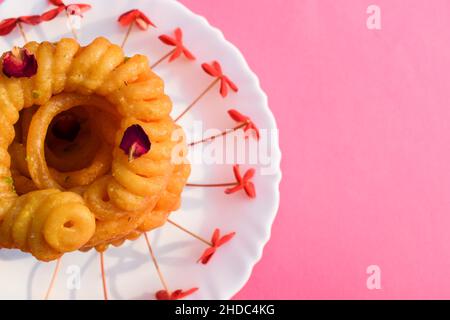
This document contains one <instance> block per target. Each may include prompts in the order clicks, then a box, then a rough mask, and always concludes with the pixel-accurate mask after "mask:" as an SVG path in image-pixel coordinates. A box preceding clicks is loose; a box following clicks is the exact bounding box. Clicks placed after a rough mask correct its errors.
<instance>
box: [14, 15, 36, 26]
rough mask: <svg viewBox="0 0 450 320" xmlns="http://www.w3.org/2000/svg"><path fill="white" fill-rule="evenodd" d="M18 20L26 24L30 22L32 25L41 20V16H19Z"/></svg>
mask: <svg viewBox="0 0 450 320" xmlns="http://www.w3.org/2000/svg"><path fill="white" fill-rule="evenodd" d="M18 21H19V22H23V23H26V24H31V25H33V26H35V25H37V24H39V23H41V22H42V20H41V16H39V15H33V16H23V17H19V19H18Z"/></svg>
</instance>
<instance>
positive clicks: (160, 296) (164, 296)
mask: <svg viewBox="0 0 450 320" xmlns="http://www.w3.org/2000/svg"><path fill="white" fill-rule="evenodd" d="M155 296H156V300H170V295H169V293H168V292H167V291H166V290H159V291H158V292H157V293H156V294H155Z"/></svg>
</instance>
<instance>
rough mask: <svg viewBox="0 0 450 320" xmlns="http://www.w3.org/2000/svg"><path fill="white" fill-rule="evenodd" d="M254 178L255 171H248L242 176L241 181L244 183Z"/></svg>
mask: <svg viewBox="0 0 450 320" xmlns="http://www.w3.org/2000/svg"><path fill="white" fill-rule="evenodd" d="M254 176H255V169H253V168H252V169H249V170H247V172H246V173H245V174H244V178H243V180H244V181H248V180H250V179H251V178H253V177H254Z"/></svg>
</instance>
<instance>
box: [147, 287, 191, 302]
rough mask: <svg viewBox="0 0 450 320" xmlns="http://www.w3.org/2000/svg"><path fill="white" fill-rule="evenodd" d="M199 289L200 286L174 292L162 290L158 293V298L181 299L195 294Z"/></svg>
mask: <svg viewBox="0 0 450 320" xmlns="http://www.w3.org/2000/svg"><path fill="white" fill-rule="evenodd" d="M197 290H198V288H192V289H189V290H186V291H183V290H180V289H178V290H175V291H174V292H172V293H168V292H167V291H166V290H160V291H158V292H157V293H156V300H180V299H183V298H185V297H187V296H189V295H191V294H193V293H194V292H195V291H197Z"/></svg>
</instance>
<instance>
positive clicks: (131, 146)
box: [119, 124, 152, 161]
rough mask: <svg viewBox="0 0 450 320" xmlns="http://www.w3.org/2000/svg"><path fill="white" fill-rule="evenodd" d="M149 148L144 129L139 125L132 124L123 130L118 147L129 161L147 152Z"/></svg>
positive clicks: (149, 143)
mask: <svg viewBox="0 0 450 320" xmlns="http://www.w3.org/2000/svg"><path fill="white" fill-rule="evenodd" d="M151 146H152V144H151V142H150V139H149V138H148V135H147V133H145V131H144V129H143V128H142V127H141V126H140V125H138V124H134V125H132V126H130V127H128V128H127V129H126V130H125V132H124V134H123V137H122V141H121V142H120V146H119V147H120V149H122V150H123V151H124V152H125V153H126V154H127V155H128V158H129V159H130V161H131V160H133V159H136V158H139V157H141V156H143V155H144V154H146V153H147V152H149V151H150V148H151Z"/></svg>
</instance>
